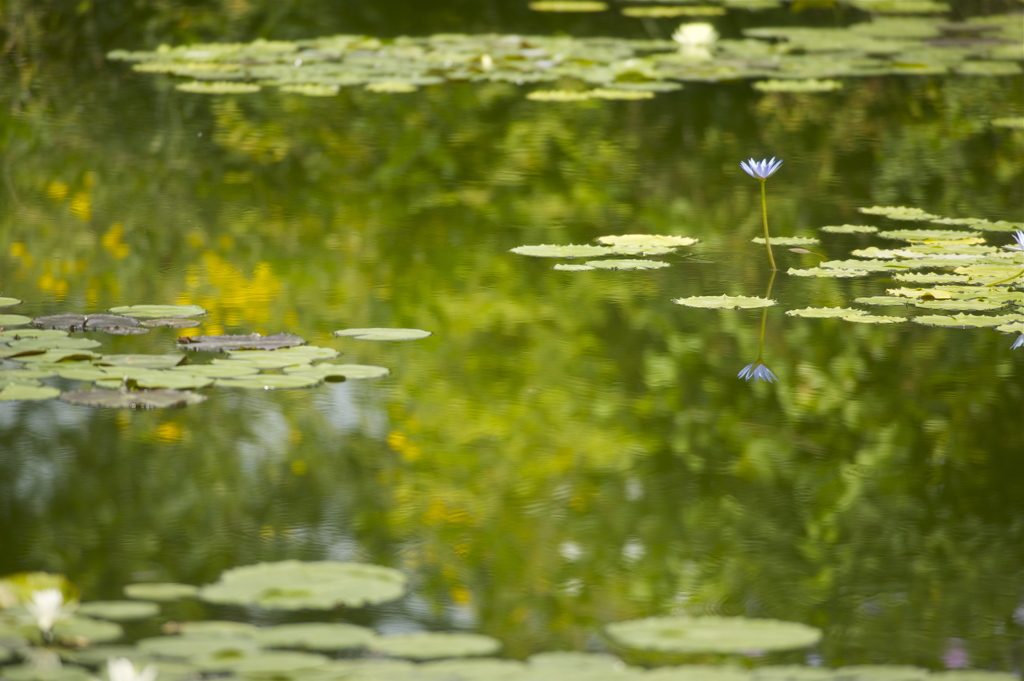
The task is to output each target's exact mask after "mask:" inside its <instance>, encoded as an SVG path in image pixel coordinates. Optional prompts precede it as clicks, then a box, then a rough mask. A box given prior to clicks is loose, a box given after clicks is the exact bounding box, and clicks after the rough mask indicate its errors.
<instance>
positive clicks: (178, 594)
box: [124, 582, 199, 601]
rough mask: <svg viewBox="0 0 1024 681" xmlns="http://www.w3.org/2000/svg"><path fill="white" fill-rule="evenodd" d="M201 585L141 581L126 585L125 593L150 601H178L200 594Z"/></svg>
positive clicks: (130, 596) (129, 596)
mask: <svg viewBox="0 0 1024 681" xmlns="http://www.w3.org/2000/svg"><path fill="white" fill-rule="evenodd" d="M198 593H199V587H198V586H194V585H192V584H177V583H174V582H140V583H138V584H128V585H126V586H125V587H124V595H125V596H127V597H128V598H138V599H142V600H148V601H178V600H181V599H183V598H191V597H193V596H196V595H198Z"/></svg>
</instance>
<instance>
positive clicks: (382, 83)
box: [366, 78, 419, 95]
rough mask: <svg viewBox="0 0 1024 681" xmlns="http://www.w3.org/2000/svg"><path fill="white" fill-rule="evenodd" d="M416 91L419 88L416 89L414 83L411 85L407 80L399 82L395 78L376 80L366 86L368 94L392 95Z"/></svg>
mask: <svg viewBox="0 0 1024 681" xmlns="http://www.w3.org/2000/svg"><path fill="white" fill-rule="evenodd" d="M418 89H419V88H417V87H416V84H415V83H412V82H410V81H408V80H399V79H397V78H389V79H386V80H378V81H374V82H372V83H367V84H366V90H367V91H368V92H378V93H384V94H394V95H398V94H407V93H410V92H416V90H418Z"/></svg>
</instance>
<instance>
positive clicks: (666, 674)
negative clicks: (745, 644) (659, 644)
mask: <svg viewBox="0 0 1024 681" xmlns="http://www.w3.org/2000/svg"><path fill="white" fill-rule="evenodd" d="M643 678H644V681H750V680H751V674H750V671H748V670H746V669H743V668H742V667H737V666H735V665H722V666H716V665H710V664H683V665H677V666H675V667H660V668H658V669H652V670H651V671H649V672H648V673H646V674H644V677H643Z"/></svg>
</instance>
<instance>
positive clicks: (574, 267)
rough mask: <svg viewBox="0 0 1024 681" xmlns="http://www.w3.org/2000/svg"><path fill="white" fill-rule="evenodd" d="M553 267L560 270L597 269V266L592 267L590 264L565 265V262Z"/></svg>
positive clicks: (582, 270)
mask: <svg viewBox="0 0 1024 681" xmlns="http://www.w3.org/2000/svg"><path fill="white" fill-rule="evenodd" d="M552 269H556V270H558V271H559V272H592V271H594V270H596V269H597V268H596V267H591V266H590V265H565V264H558V265H555V266H554V267H553V268H552Z"/></svg>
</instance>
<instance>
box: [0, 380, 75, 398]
mask: <svg viewBox="0 0 1024 681" xmlns="http://www.w3.org/2000/svg"><path fill="white" fill-rule="evenodd" d="M59 395H60V390H58V389H57V388H53V387H50V386H48V385H29V384H20V383H8V384H6V385H4V386H3V388H0V402H31V401H36V400H50V399H53V398H54V397H57V396H59Z"/></svg>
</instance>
